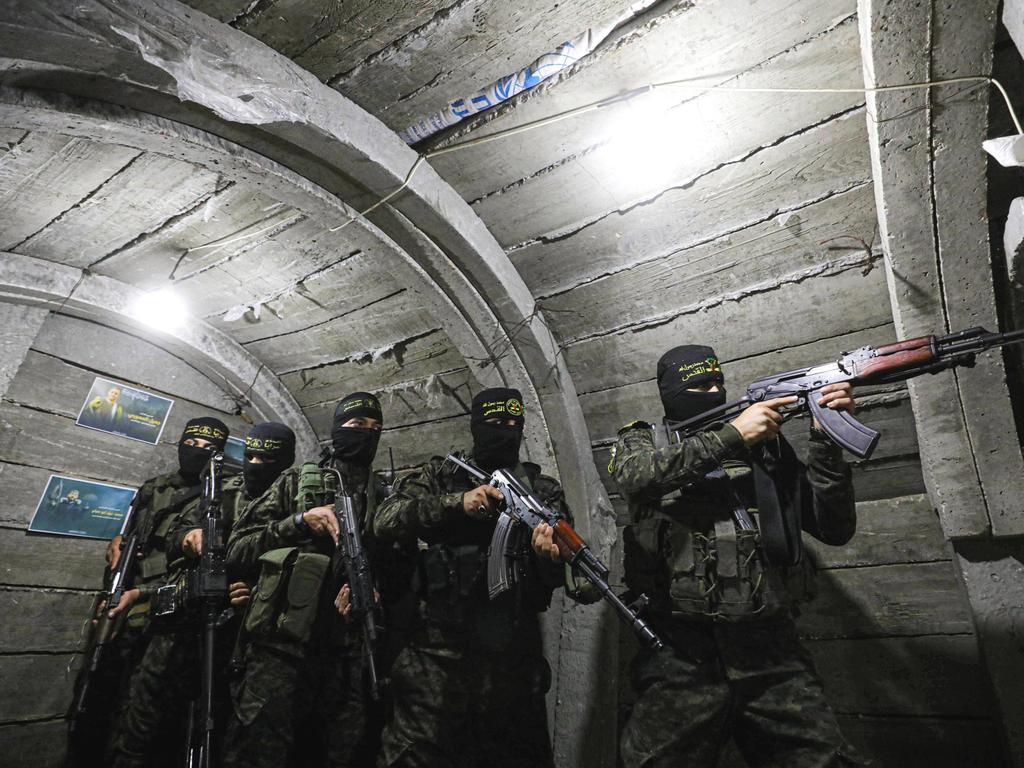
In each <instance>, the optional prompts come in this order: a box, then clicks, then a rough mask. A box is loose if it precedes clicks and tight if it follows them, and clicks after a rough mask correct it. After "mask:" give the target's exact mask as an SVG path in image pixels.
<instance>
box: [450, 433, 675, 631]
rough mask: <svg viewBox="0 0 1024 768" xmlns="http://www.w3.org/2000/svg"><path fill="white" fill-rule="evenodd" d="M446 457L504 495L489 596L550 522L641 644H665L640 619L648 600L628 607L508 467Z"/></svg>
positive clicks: (565, 550) (582, 545)
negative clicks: (486, 466) (488, 468)
mask: <svg viewBox="0 0 1024 768" xmlns="http://www.w3.org/2000/svg"><path fill="white" fill-rule="evenodd" d="M445 461H450V462H452V463H453V464H455V465H456V466H457V467H460V468H461V469H463V470H465V471H466V472H467V473H468V474H469V476H470V477H472V478H474V479H476V480H478V481H480V482H481V483H487V484H489V485H492V486H494V487H495V488H497V489H498V490H499V491H500V492H501V495H502V496H503V497H504V500H503V501H502V502H501V504H500V506H499V510H500V513H499V515H498V520H497V522H496V523H495V525H494V533H493V534H492V535H491V545H490V549H489V553H488V558H487V590H488V593H489V594H490V597H491V599H492V600H493V599H494V598H496V597H497V596H498V595H500V594H502V593H503V592H505V591H507V590H508V589H510V588H511V587H512V586H513V585H514V584H516V583H517V582H518V581H519V580H520V579H521V578H522V577H523V563H522V554H523V552H525V551H526V547H525V543H526V538H527V537H528V536H530V535H532V532H533V530H534V529H535V528H537V526H539V525H541V524H542V523H547V524H548V525H550V526H551V529H552V531H553V534H554V541H555V544H557V545H558V551H559V554H560V555H561V556H562V559H563V560H565V562H567V563H569V565H571V566H573V567H574V568H575V569H577V570H578V571H579V572H580V573H581V574H583V576H584V578H586V579H587V581H589V582H590V583H591V584H593V585H594V586H595V587H596V588H597V590H598V592H600V594H601V597H602V598H604V599H605V600H607V601H608V602H609V603H611V605H612V607H613V608H614V609H615V611H616V613H618V614H619V617H620V618H621V619H622V620H623V621H625V622H626V623H627V624H628V625H629V626H630V628H631V629H632V630H633V632H635V633H636V635H637V637H638V638H639V639H640V641H641V642H642V643H644V644H645V645H647V646H649V647H651V648H655V649H657V648H661V647H663V643H662V641H661V639H660V638H659V637H658V636H657V635H656V634H655V633H654V630H652V629H651V628H650V626H649V625H648V624H647V622H646V621H644V620H643V619H642V618H641V617H640V611H641V610H643V607H644V605H646V603H647V599H646V598H645V597H644V596H641V597H640V598H639V599H638V600H637V601H636V602H635V603H634V604H632V605H626V603H624V602H623V601H622V599H621V598H620V597H619V596H618V595H616V594H615V593H614V592H613V591H612V588H611V586H610V585H609V584H608V566H606V565H605V564H604V563H602V562H601V560H600V559H599V558H598V557H597V555H595V554H594V553H593V552H592V551H591V549H590V547H588V546H587V544H586V542H584V541H583V539H582V538H580V535H579V534H578V533H576V531H575V530H573V527H572V526H571V525H569V523H568V521H567V520H565V518H563V517H562V516H561V515H560V514H559V513H558V512H556V511H555V510H553V509H552V508H551V507H549V506H548V505H546V504H545V503H544V502H542V501H541V500H540V499H538V498H537V497H536V496H534V495H533V493H532V492H531V491H530V489H529V488H527V487H526V486H525V485H523V484H522V482H520V480H519V478H517V477H516V476H515V475H513V474H512V473H511V472H510V471H508V470H506V469H496V470H495V471H494V472H491V473H490V474H488V473H486V472H484V471H483V470H482V469H480V468H479V467H475V466H473V465H472V464H470V463H469V462H468V461H465V460H463V459H461V458H459V457H458V456H456V455H455V454H453V453H449V454H448V456H447V458H446V459H445Z"/></svg>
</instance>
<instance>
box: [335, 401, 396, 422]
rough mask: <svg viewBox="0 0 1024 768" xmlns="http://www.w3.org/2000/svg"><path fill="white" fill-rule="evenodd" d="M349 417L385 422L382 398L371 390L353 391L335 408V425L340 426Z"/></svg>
mask: <svg viewBox="0 0 1024 768" xmlns="http://www.w3.org/2000/svg"><path fill="white" fill-rule="evenodd" d="M349 419H376V420H377V421H379V422H381V424H383V423H384V413H383V412H382V411H381V409H380V400H378V399H377V396H376V395H372V394H370V393H369V392H353V393H352V394H351V395H349V396H348V397H346V398H345V399H344V400H342V401H341V402H340V403H338V405H337V407H336V408H335V409H334V426H336V427H339V426H341V425H342V424H344V423H345V422H346V421H348V420H349Z"/></svg>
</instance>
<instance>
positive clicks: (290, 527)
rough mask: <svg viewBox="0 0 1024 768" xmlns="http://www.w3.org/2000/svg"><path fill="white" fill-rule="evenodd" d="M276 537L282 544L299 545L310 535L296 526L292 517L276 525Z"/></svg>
mask: <svg viewBox="0 0 1024 768" xmlns="http://www.w3.org/2000/svg"><path fill="white" fill-rule="evenodd" d="M274 535H275V536H277V538H278V539H279V540H280V542H281V543H282V544H297V543H299V542H300V541H302V540H303V539H307V538H309V535H308V534H307V533H306V532H305V531H303V530H302V529H301V528H299V527H298V526H297V525H296V524H295V518H294V517H293V516H292V515H289V516H288V517H286V518H284V519H283V520H278V521H277V522H275V523H274Z"/></svg>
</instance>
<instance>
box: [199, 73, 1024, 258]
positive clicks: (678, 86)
mask: <svg viewBox="0 0 1024 768" xmlns="http://www.w3.org/2000/svg"><path fill="white" fill-rule="evenodd" d="M958 83H977V84H980V83H986V84H989V85H991V86H993V87H995V88H996V89H997V90H998V91H999V93H1000V95H1001V96H1002V97H1003V102H1004V103H1005V104H1006V109H1007V111H1008V112H1009V113H1010V118H1011V119H1012V120H1013V125H1014V127H1015V128H1016V129H1017V133H1018V135H1020V134H1024V128H1022V127H1021V122H1020V119H1019V118H1018V117H1017V112H1016V110H1014V108H1013V104H1012V103H1011V102H1010V97H1009V94H1007V92H1006V89H1005V88H1004V87H1003V84H1002V83H1000V82H999V81H998V80H996V79H995V78H994V77H986V76H984V75H975V76H970V77H954V78H949V79H945V80H928V81H924V82H920V83H902V84H899V85H878V86H873V87H870V88H865V87H861V88H771V87H763V88H755V87H735V86H729V85H697V84H694V83H693V82H692V81H689V80H666V81H664V82H660V83H648V84H647V85H643V86H640V87H638V88H633V89H631V90H629V91H624V92H623V93H620V94H616V95H615V96H609V97H607V98H604V99H600V100H598V101H593V102H591V103H589V104H584V105H582V106H579V107H574V108H573V109H568V110H565V111H564V112H558V113H556V114H553V115H548V116H547V117H541V118H538V119H536V120H531V121H530V122H527V123H523V124H522V125H517V126H514V127H512V128H506V129H505V130H502V131H496V132H495V133H491V134H488V135H487V136H480V137H477V138H475V139H468V140H466V141H460V142H458V143H455V144H450V145H448V146H447V147H441V148H439V149H434V150H431V151H429V152H424V153H422V154H420V155H418V156H417V158H416V161H415V162H414V163H413V164H412V166H411V167H410V168H409V170H408V172H407V173H406V174H405V178H404V179H403V181H402V183H401V185H400V186H398V187H397V188H396V189H394V190H392V191H391V192H389V193H388V194H386V195H384V196H383V197H381V198H380V199H378V200H377V201H376V202H374V203H373V204H372V205H370V206H369V207H367V208H365V209H363V210H361V211H358V212H356V213H355V215H353V216H350V217H349V218H348V219H346V220H345V221H344V222H342V223H341V224H339V225H337V226H335V227H331V228H330V229H329V230H328V231H329V232H337V231H339V230H341V229H344V228H345V227H347V226H348V225H349V224H351V223H352V222H353V221H356V220H357V219H360V218H363V217H365V216H367V215H368V214H370V213H372V212H373V211H375V210H376V209H377V208H379V207H380V206H382V205H384V204H385V203H387V202H388V201H389V200H392V199H394V198H395V197H396V196H397V195H398V194H400V193H401V192H402V191H404V190H405V189H406V187H408V186H409V184H410V183H411V182H412V178H413V176H414V175H415V174H416V171H417V170H419V167H420V166H421V165H422V164H423V162H424V161H426V160H429V159H431V158H433V157H440V156H441V155H447V154H450V153H452V152H458V151H461V150H464V149H469V148H471V147H478V146H481V145H482V144H488V143H490V142H492V141H499V140H501V139H507V138H509V137H511V136H516V135H518V134H521V133H526V132H527V131H532V130H536V129H537V128H543V127H544V126H546V125H551V124H553V123H558V122H561V121H562V120H568V119H569V118H573V117H578V116H580V115H584V114H587V113H588V112H594V111H596V110H599V109H604V108H606V107H610V106H613V105H615V104H619V103H622V102H625V101H628V100H630V99H632V98H634V97H636V96H639V95H641V94H644V93H648V92H650V91H654V90H659V89H663V88H673V89H675V90H687V91H694V92H698V93H706V92H719V93H794V94H812V93H861V94H865V95H867V94H869V93H886V92H891V91H912V90H927V89H930V88H936V87H938V86H942V85H956V84H958ZM275 226H276V225H275ZM268 229H269V227H268ZM262 231H264V230H260V231H258V232H253V233H250V234H248V235H242V236H239V237H237V238H234V239H233V240H229V241H227V242H216V243H210V244H208V245H201V246H198V247H196V248H190V249H189V252H191V251H196V250H200V249H202V248H210V247H213V246H215V245H227V244H229V243H231V242H236V241H237V240H242V239H246V238H248V237H255V236H256V235H258V234H261V232H262Z"/></svg>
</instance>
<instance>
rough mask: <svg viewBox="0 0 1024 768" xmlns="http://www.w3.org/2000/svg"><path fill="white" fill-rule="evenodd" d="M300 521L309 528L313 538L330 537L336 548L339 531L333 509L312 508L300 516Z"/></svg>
mask: <svg viewBox="0 0 1024 768" xmlns="http://www.w3.org/2000/svg"><path fill="white" fill-rule="evenodd" d="M302 519H303V520H305V521H306V525H308V526H309V531H310V533H312V534H313V535H314V536H330V537H331V539H332V540H333V541H334V546H338V536H339V535H340V534H341V530H340V529H339V528H338V518H337V517H336V516H335V514H334V508H333V507H313V509H311V510H309V511H308V512H306V513H305V514H303V515H302Z"/></svg>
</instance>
